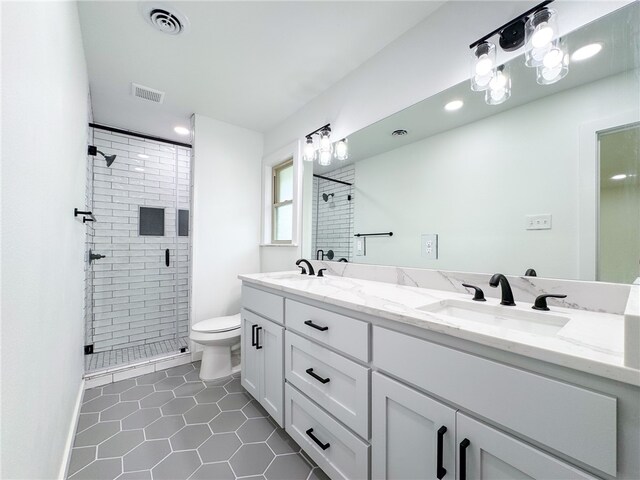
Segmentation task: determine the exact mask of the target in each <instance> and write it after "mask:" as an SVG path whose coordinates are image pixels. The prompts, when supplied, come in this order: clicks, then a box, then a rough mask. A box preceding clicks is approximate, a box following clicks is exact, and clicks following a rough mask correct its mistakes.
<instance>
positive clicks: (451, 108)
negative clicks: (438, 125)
mask: <svg viewBox="0 0 640 480" xmlns="http://www.w3.org/2000/svg"><path fill="white" fill-rule="evenodd" d="M463 105H464V102H463V101H462V100H452V101H450V102H449V103H447V104H446V105H445V106H444V109H445V110H446V111H447V112H455V111H456V110H460V109H461V108H462V106H463Z"/></svg>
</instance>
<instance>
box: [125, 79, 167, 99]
mask: <svg viewBox="0 0 640 480" xmlns="http://www.w3.org/2000/svg"><path fill="white" fill-rule="evenodd" d="M131 94H132V95H133V96H134V97H138V98H142V99H143V100H148V101H150V102H154V103H162V102H163V101H164V92H161V91H160V90H156V89H154V88H149V87H145V86H144V85H140V84H138V83H132V84H131Z"/></svg>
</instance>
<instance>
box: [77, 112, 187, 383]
mask: <svg viewBox="0 0 640 480" xmlns="http://www.w3.org/2000/svg"><path fill="white" fill-rule="evenodd" d="M92 127H93V128H92V133H91V137H90V138H89V142H90V143H91V144H92V147H93V148H94V150H92V149H91V147H90V149H89V155H90V156H89V161H88V162H87V191H86V203H87V207H88V208H87V210H90V211H91V212H92V213H93V216H94V218H95V221H93V222H89V223H88V224H87V227H86V228H87V245H86V247H85V248H86V252H87V263H86V275H85V277H86V292H85V306H86V308H85V310H86V312H85V354H86V356H85V370H86V371H87V372H97V371H101V370H104V369H110V368H113V367H119V366H123V365H128V364H133V363H140V362H143V361H147V360H149V359H150V358H153V357H162V356H167V355H171V354H175V353H179V352H180V351H186V350H187V349H188V335H189V284H190V236H189V233H190V232H189V223H190V222H189V217H190V211H191V207H190V197H191V195H190V188H191V187H190V185H191V182H190V166H191V148H190V146H189V145H187V144H175V143H171V142H164V141H159V139H151V138H152V137H147V136H144V135H139V134H133V133H131V134H129V133H127V132H123V131H121V130H115V131H114V129H109V128H107V127H98V126H95V125H92ZM101 151H104V152H106V153H102V152H101ZM96 154H99V155H102V157H104V158H102V157H100V156H96ZM116 157H117V161H115V159H116ZM105 161H106V166H105V163H104V162H105Z"/></svg>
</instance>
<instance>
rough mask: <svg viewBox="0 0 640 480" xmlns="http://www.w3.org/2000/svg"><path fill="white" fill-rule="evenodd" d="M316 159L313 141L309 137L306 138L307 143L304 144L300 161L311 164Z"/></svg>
mask: <svg viewBox="0 0 640 480" xmlns="http://www.w3.org/2000/svg"><path fill="white" fill-rule="evenodd" d="M315 157H316V149H315V147H314V146H313V140H312V138H311V137H307V141H306V143H305V144H304V149H303V151H302V159H303V160H304V161H305V162H313V160H314V159H315Z"/></svg>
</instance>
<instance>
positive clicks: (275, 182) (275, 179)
mask: <svg viewBox="0 0 640 480" xmlns="http://www.w3.org/2000/svg"><path fill="white" fill-rule="evenodd" d="M289 167H291V168H292V169H294V166H293V157H291V158H288V159H287V160H285V161H284V162H281V163H279V164H277V165H274V166H273V167H271V175H272V183H271V193H272V194H271V243H272V244H273V245H291V244H292V243H293V226H294V221H293V215H294V212H293V196H294V195H293V191H294V184H295V176H294V175H293V174H292V175H291V191H292V195H291V199H290V200H284V201H278V200H279V199H278V190H279V189H278V186H279V176H278V174H279V173H280V172H282V171H283V170H284V169H286V168H289ZM294 171H295V170H294ZM286 205H292V208H291V239H290V240H277V239H276V230H277V229H276V221H277V215H276V211H277V210H278V208H279V207H283V206H286Z"/></svg>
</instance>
